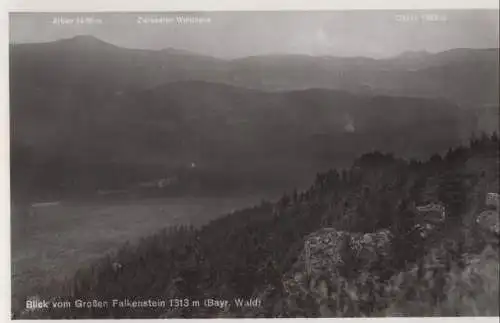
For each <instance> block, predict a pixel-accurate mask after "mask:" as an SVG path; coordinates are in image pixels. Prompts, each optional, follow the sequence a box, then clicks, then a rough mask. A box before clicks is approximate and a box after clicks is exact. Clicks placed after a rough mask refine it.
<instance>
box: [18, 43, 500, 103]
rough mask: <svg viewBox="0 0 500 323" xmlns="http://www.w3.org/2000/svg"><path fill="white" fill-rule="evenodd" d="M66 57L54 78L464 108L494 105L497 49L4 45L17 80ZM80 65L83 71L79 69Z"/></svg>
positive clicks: (496, 95)
mask: <svg viewBox="0 0 500 323" xmlns="http://www.w3.org/2000/svg"><path fill="white" fill-rule="evenodd" d="M70 62H71V64H73V65H75V63H76V62H78V63H76V64H77V65H79V66H67V65H65V66H64V68H65V69H67V72H66V73H65V75H64V74H62V75H59V76H60V77H61V79H59V82H61V83H64V82H66V81H67V78H79V79H87V78H89V77H94V74H104V75H100V76H105V78H102V80H100V81H101V82H104V81H106V79H107V78H109V79H110V81H111V82H112V83H114V84H115V85H116V86H118V87H120V86H121V87H127V86H130V87H132V88H137V89H144V88H148V87H152V86H155V85H159V84H162V83H165V82H177V81H184V80H203V81H207V82H219V83H225V84H229V85H236V86H240V87H245V88H253V89H259V90H265V91H291V90H299V89H306V88H327V89H338V90H346V91H350V92H354V93H370V94H372V93H376V94H385V95H402V96H423V97H443V98H446V99H449V100H452V101H455V102H457V103H459V104H462V105H467V106H469V105H471V106H478V105H479V106H480V105H485V104H498V88H499V83H498V49H495V48H494V49H452V50H448V51H444V52H441V53H436V54H430V53H428V54H423V53H403V54H402V55H399V56H396V57H394V58H389V59H379V60H377V59H373V58H363V57H352V58H346V57H329V56H324V57H314V56H306V55H269V56H251V57H246V58H238V59H231V60H223V59H218V58H214V57H208V56H203V55H198V54H196V53H192V52H188V51H185V50H177V49H163V50H149V49H148V50H146V49H126V48H122V47H118V46H115V45H112V44H109V43H106V42H104V41H102V40H100V39H98V38H95V37H93V36H76V37H74V38H70V39H62V40H58V41H55V42H50V43H39V44H37V43H31V44H17V45H11V68H12V70H13V75H15V76H16V78H19V77H20V78H22V79H23V81H25V80H24V78H23V77H22V75H23V74H24V73H23V72H22V70H23V68H22V66H25V68H26V69H28V68H29V69H30V71H31V73H32V74H34V76H35V77H36V76H37V75H38V73H39V72H41V73H43V70H45V68H47V69H56V68H61V67H62V65H63V64H64V63H68V64H69V63H70ZM83 66H84V67H85V71H82V70H81V68H82V67H83ZM79 67H80V68H79ZM19 70H21V71H19ZM25 73H28V72H27V71H26V72H25ZM89 74H90V75H89ZM40 77H43V76H40ZM45 77H46V75H45ZM132 80H133V81H132ZM53 81H56V79H55V76H54V79H53ZM20 82H21V81H20ZM59 82H58V83H59ZM478 84H481V86H479V85H478Z"/></svg>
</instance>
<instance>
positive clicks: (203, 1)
mask: <svg viewBox="0 0 500 323" xmlns="http://www.w3.org/2000/svg"><path fill="white" fill-rule="evenodd" d="M478 8H483V9H498V8H499V4H498V1H496V0H363V1H360V0H241V1H237V0H141V1H132V0H129V1H125V0H86V1H68V0H66V1H64V0H11V1H10V4H9V10H11V11H23V12H40V11H46V12H47V11H50V12H54V11H55V12H64V11H66V12H68V11H180V10H196V11H197V10H208V11H233V10H238V11H240V10H273V11H274V10H354V9H478Z"/></svg>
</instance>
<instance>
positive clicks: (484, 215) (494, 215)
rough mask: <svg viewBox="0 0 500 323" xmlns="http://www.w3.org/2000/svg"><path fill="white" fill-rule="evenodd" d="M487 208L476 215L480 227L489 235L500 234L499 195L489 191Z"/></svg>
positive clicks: (486, 202)
mask: <svg viewBox="0 0 500 323" xmlns="http://www.w3.org/2000/svg"><path fill="white" fill-rule="evenodd" d="M485 205H486V208H488V209H487V210H485V211H483V212H481V213H479V215H478V216H477V217H476V223H477V225H478V227H479V228H480V229H481V230H482V231H483V232H484V233H485V234H487V235H493V236H496V237H497V238H498V237H499V236H500V220H499V208H500V207H499V195H498V193H487V194H486V201H485Z"/></svg>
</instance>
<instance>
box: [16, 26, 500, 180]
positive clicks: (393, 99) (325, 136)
mask: <svg viewBox="0 0 500 323" xmlns="http://www.w3.org/2000/svg"><path fill="white" fill-rule="evenodd" d="M450 53H451V54H453V55H451V54H450ZM450 53H443V54H430V56H429V57H428V58H429V59H428V60H424V62H425V66H426V67H425V68H423V69H422V70H417V71H416V72H408V71H406V70H405V68H406V67H408V66H409V65H411V64H414V65H419V66H423V65H422V64H423V63H422V62H420V61H419V62H414V61H412V62H411V64H410V63H408V62H406V61H405V60H404V59H403V60H401V59H399V61H395V60H385V61H377V60H373V59H366V58H353V59H349V58H326V57H323V58H314V57H302V56H274V57H249V58H245V59H238V60H231V61H224V60H220V59H216V58H210V57H205V56H199V55H185V54H184V52H183V51H181V52H179V51H177V50H171V49H167V50H160V51H152V50H140V49H124V48H120V47H117V46H114V45H111V44H107V43H106V42H103V41H101V40H98V39H95V38H93V37H88V36H79V37H76V38H73V39H69V40H60V41H57V42H53V43H43V44H25V45H12V46H11V52H10V99H11V102H10V116H11V126H10V129H11V149H12V150H11V157H12V165H13V168H14V170H13V180H14V181H17V180H21V179H17V177H16V175H15V174H23V176H22V177H24V178H25V180H26V181H27V182H28V183H29V184H26V185H28V186H37V185H38V186H40V187H41V188H43V187H46V186H47V185H48V186H53V187H54V186H55V187H60V186H61V185H63V186H64V185H65V187H68V185H77V186H78V185H84V186H86V187H94V188H95V187H97V188H100V189H115V188H120V187H121V185H125V184H126V183H125V182H126V181H143V180H152V179H155V178H163V177H167V176H171V175H173V174H172V173H173V172H174V173H175V172H178V171H181V170H183V169H184V168H186V165H190V164H191V163H193V162H195V163H196V164H197V165H198V167H197V170H196V171H195V172H194V173H196V174H198V175H196V176H198V177H199V178H201V177H203V178H205V180H206V181H212V180H213V179H214V178H215V179H221V178H225V179H224V181H226V182H225V184H221V183H219V184H216V186H218V187H224V185H233V186H234V185H236V186H237V185H240V186H241V185H242V183H247V184H248V185H250V186H251V185H257V186H258V185H261V186H262V185H263V186H270V185H275V184H276V185H278V186H279V185H282V186H284V187H287V186H290V185H291V184H290V183H292V184H293V185H292V186H297V185H299V184H297V183H299V182H301V181H302V179H303V180H306V179H308V178H309V177H310V174H312V173H315V172H317V171H318V170H321V169H324V168H325V167H327V166H328V167H330V166H331V165H332V164H334V165H336V166H341V165H348V164H349V163H350V162H351V161H352V160H353V159H354V158H355V157H357V156H358V155H359V154H361V153H364V152H366V151H369V150H372V149H383V150H386V151H393V152H396V153H398V154H400V155H404V156H410V157H411V156H428V155H429V154H430V153H435V152H438V151H442V150H445V149H447V148H448V147H450V146H451V145H456V144H458V143H460V142H462V141H463V140H465V139H466V138H468V137H469V136H470V134H471V133H472V132H480V131H482V130H488V131H490V130H491V129H496V128H498V123H497V122H494V121H492V120H497V119H498V111H497V110H498V108H497V107H498V103H495V102H493V103H492V104H490V105H488V106H486V103H485V102H486V101H489V99H488V97H489V96H492V95H493V94H496V95H497V94H498V86H497V87H496V88H495V89H494V90H493V89H492V86H491V85H492V81H491V80H490V79H489V76H495V77H497V75H496V72H495V70H494V69H493V68H492V67H493V66H494V65H492V63H491V53H490V51H487V50H486V51H475V50H471V51H469V50H464V51H459V52H454V51H451V52H450ZM450 57H452V58H453V59H451V58H450ZM431 58H432V60H431ZM443 62H445V63H443ZM471 62H472V63H471ZM474 62H479V63H477V64H476V63H474ZM447 64H448V65H447ZM450 64H451V65H450ZM401 66H405V68H402V67H401ZM449 66H452V67H449ZM454 66H458V68H455V67H454ZM466 72H467V73H466ZM468 72H470V73H468ZM461 74H464V75H461ZM450 75H451V76H453V78H452V77H449V76H450ZM441 81H442V82H441ZM472 81H474V82H473V83H474V84H473V86H470V88H469V89H468V90H467V91H466V90H464V89H462V86H463V85H464V84H465V83H464V82H472ZM440 82H441V83H440ZM493 83H494V82H493ZM440 84H441V85H443V86H444V88H442V87H440V86H439V85H440ZM429 90H432V91H430V92H429ZM476 90H477V93H476V92H474V93H475V94H474V96H469V94H468V93H470V92H471V91H476ZM385 92H388V93H385ZM446 93H448V94H454V95H455V94H456V95H458V96H460V95H465V96H467V97H468V98H472V99H474V97H475V96H477V97H481V98H486V99H487V100H485V101H484V102H483V101H481V102H479V101H475V103H474V104H473V105H472V106H465V107H475V109H466V108H464V106H463V104H464V103H463V102H462V103H456V102H454V100H452V99H450V97H449V95H445V94H446ZM474 100H475V99H474ZM423 129H425V131H423ZM118 170H120V171H118ZM123 174H128V175H127V176H129V175H130V178H128V179H126V178H125V175H123ZM202 174H203V176H202ZM207 178H210V179H207ZM118 180H119V181H118ZM117 181H118V182H119V183H118V182H117ZM271 181H276V182H280V181H285V182H286V184H285V183H284V182H282V183H281V184H279V183H273V184H271V183H270V182H271ZM73 182H76V184H75V183H73ZM229 182H231V184H228V183H229ZM78 183H80V184H78ZM81 183H85V184H81ZM198 184H199V183H198ZM198 184H196V185H198ZM23 185H24V184H23ZM199 185H201V186H203V185H202V184H199ZM207 185H208V184H207ZM211 185H215V184H213V183H212V184H211ZM245 185H246V184H245ZM226 188H227V187H226Z"/></svg>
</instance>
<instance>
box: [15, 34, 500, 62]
mask: <svg viewBox="0 0 500 323" xmlns="http://www.w3.org/2000/svg"><path fill="white" fill-rule="evenodd" d="M77 38H92V39H94V40H97V41H99V42H102V43H104V44H106V45H110V46H114V47H116V48H119V49H129V50H144V51H152V52H161V51H168V50H171V51H178V52H185V53H187V54H189V55H193V56H201V57H207V58H213V59H218V60H223V61H232V60H240V59H245V58H252V57H273V56H300V57H311V58H346V59H369V60H389V59H395V58H398V57H401V56H402V55H405V54H412V53H418V54H423V55H436V54H440V53H445V52H449V51H453V50H464V49H466V50H499V49H500V46H499V47H481V48H474V47H453V48H450V49H446V50H442V51H429V50H426V49H421V50H406V51H402V52H400V53H398V54H392V55H388V56H384V57H378V58H377V57H373V56H363V55H352V56H344V55H328V54H327V55H311V54H307V53H283V52H275V53H268V54H256V55H246V56H236V57H220V56H213V55H209V54H203V53H198V52H195V51H192V50H189V49H183V48H175V47H165V48H159V49H154V48H141V47H126V46H122V45H116V44H113V43H112V42H110V41H108V40H103V39H102V38H99V37H97V36H95V35H91V34H80V35H75V36H72V37H67V38H59V39H56V40H50V41H35V42H16V41H11V40H9V45H39V44H53V43H58V42H62V41H70V40H75V39H77Z"/></svg>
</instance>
